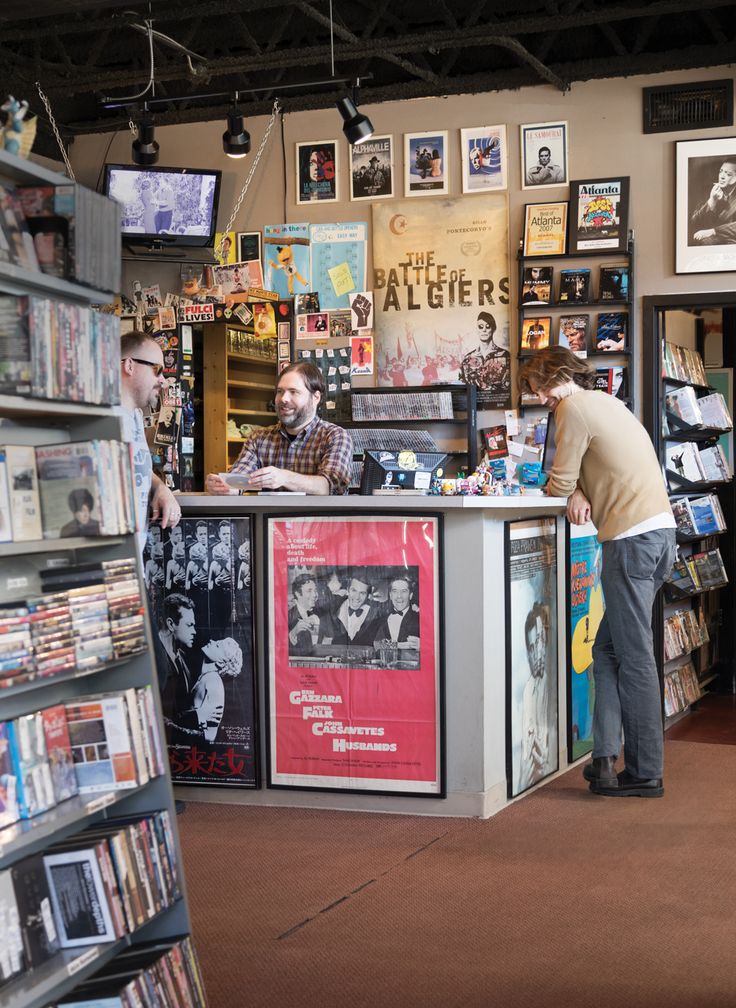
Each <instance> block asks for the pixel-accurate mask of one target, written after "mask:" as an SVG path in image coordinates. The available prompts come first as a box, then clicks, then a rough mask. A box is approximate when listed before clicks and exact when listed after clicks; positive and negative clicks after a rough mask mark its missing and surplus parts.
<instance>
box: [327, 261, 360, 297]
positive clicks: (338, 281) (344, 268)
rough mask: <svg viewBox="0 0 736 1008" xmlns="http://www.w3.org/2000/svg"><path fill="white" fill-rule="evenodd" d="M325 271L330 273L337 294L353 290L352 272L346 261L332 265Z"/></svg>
mask: <svg viewBox="0 0 736 1008" xmlns="http://www.w3.org/2000/svg"><path fill="white" fill-rule="evenodd" d="M327 272H328V273H329V274H330V280H331V281H332V286H333V289H334V291H335V294H337V295H338V296H339V295H340V294H348V293H349V292H350V291H352V290H355V280H353V274H352V273H351V272H350V267H349V266H348V264H347V263H346V262H343V263H340V265H339V266H333V267H332V269H330V270H328V271H327Z"/></svg>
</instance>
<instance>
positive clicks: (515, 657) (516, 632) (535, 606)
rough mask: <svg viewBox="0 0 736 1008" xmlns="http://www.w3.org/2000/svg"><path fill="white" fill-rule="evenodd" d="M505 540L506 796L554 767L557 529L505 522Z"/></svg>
mask: <svg viewBox="0 0 736 1008" xmlns="http://www.w3.org/2000/svg"><path fill="white" fill-rule="evenodd" d="M506 529H507V533H506V535H507V542H506V569H507V571H508V574H507V577H506V612H507V619H508V624H509V625H508V629H507V636H506V639H507V645H506V646H507V694H506V695H507V701H506V702H507V708H506V738H507V743H506V745H507V749H506V769H507V784H508V797H509V798H514V797H516V795H519V794H521V793H522V791H526V790H527V789H528V788H530V787H532V786H533V785H535V784H538V783H539V782H540V781H541V780H544V778H545V777H548V776H549V775H550V774H551V773H554V772H555V770H557V769H558V767H559V746H558V744H557V739H558V709H557V525H556V520H555V519H554V518H536V519H531V520H527V521H518V522H508V523H507V525H506Z"/></svg>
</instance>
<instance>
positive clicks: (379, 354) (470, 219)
mask: <svg viewBox="0 0 736 1008" xmlns="http://www.w3.org/2000/svg"><path fill="white" fill-rule="evenodd" d="M507 236H508V206H507V200H506V194H505V193H489V194H488V195H485V196H478V197H476V198H474V199H473V200H472V201H469V200H467V199H463V200H461V199H439V198H438V199H434V200H430V199H427V200H402V201H400V202H392V203H390V204H377V205H374V206H373V262H374V281H373V287H374V292H375V293H374V298H375V325H376V343H375V355H376V369H377V374H378V384H379V385H392V386H412V385H431V384H432V383H436V382H442V381H457V380H458V379H460V380H464V381H468V382H472V383H474V384H476V385H477V386H478V405H479V406H481V407H484V408H486V409H488V408H496V409H508V408H510V406H511V359H510V355H509V275H508V274H509V263H508V242H507Z"/></svg>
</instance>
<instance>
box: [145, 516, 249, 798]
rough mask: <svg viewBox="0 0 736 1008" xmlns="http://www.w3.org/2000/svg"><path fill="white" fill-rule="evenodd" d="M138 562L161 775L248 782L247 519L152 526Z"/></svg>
mask: <svg viewBox="0 0 736 1008" xmlns="http://www.w3.org/2000/svg"><path fill="white" fill-rule="evenodd" d="M143 560H144V578H145V582H146V587H147V589H148V599H149V606H150V609H151V622H152V629H153V637H154V645H155V654H156V665H157V669H158V678H159V688H160V690H161V706H162V708H163V715H164V724H165V727H166V741H167V744H168V750H169V764H170V767H171V779H172V780H173V781H174V783H175V784H225V785H230V786H239V787H255V786H256V783H257V779H256V764H255V759H256V757H255V753H256V728H255V716H254V709H255V704H254V678H253V629H252V626H253V623H252V612H253V605H252V592H251V566H250V519H248V518H237V519H230V518H198V519H194V518H185V519H184V520H183V521H181V522H180V523H179V524H178V525H177V526H176V527H175V528H172V529H164V530H163V531H162V529H161V527H160V526H159V525H152V526H151V528H150V529H149V534H148V542H147V544H146V548H145V551H144V554H143Z"/></svg>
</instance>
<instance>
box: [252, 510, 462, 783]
mask: <svg viewBox="0 0 736 1008" xmlns="http://www.w3.org/2000/svg"><path fill="white" fill-rule="evenodd" d="M440 522H441V517H440V516H426V515H425V516H411V517H409V516H406V517H401V516H395V515H390V516H388V515H374V516H371V517H370V518H366V517H364V516H351V515H344V516H343V515H341V516H340V517H322V516H300V517H291V518H288V519H284V518H269V519H268V520H267V556H268V589H267V606H268V641H269V644H268V652H269V653H268V726H269V739H268V754H269V770H268V783H269V786H271V787H287V788H311V789H321V790H325V789H337V790H341V791H356V792H380V793H384V794H411V795H419V796H422V795H424V796H432V797H444V793H445V784H444V779H443V776H444V774H443V768H444V753H443V739H444V727H443V720H442V718H443V674H442V663H441V655H442V650H441V634H442V628H441V623H440V612H441V606H440V597H439V591H440V570H439V563H440V560H439V554H440V536H441V525H440Z"/></svg>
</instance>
